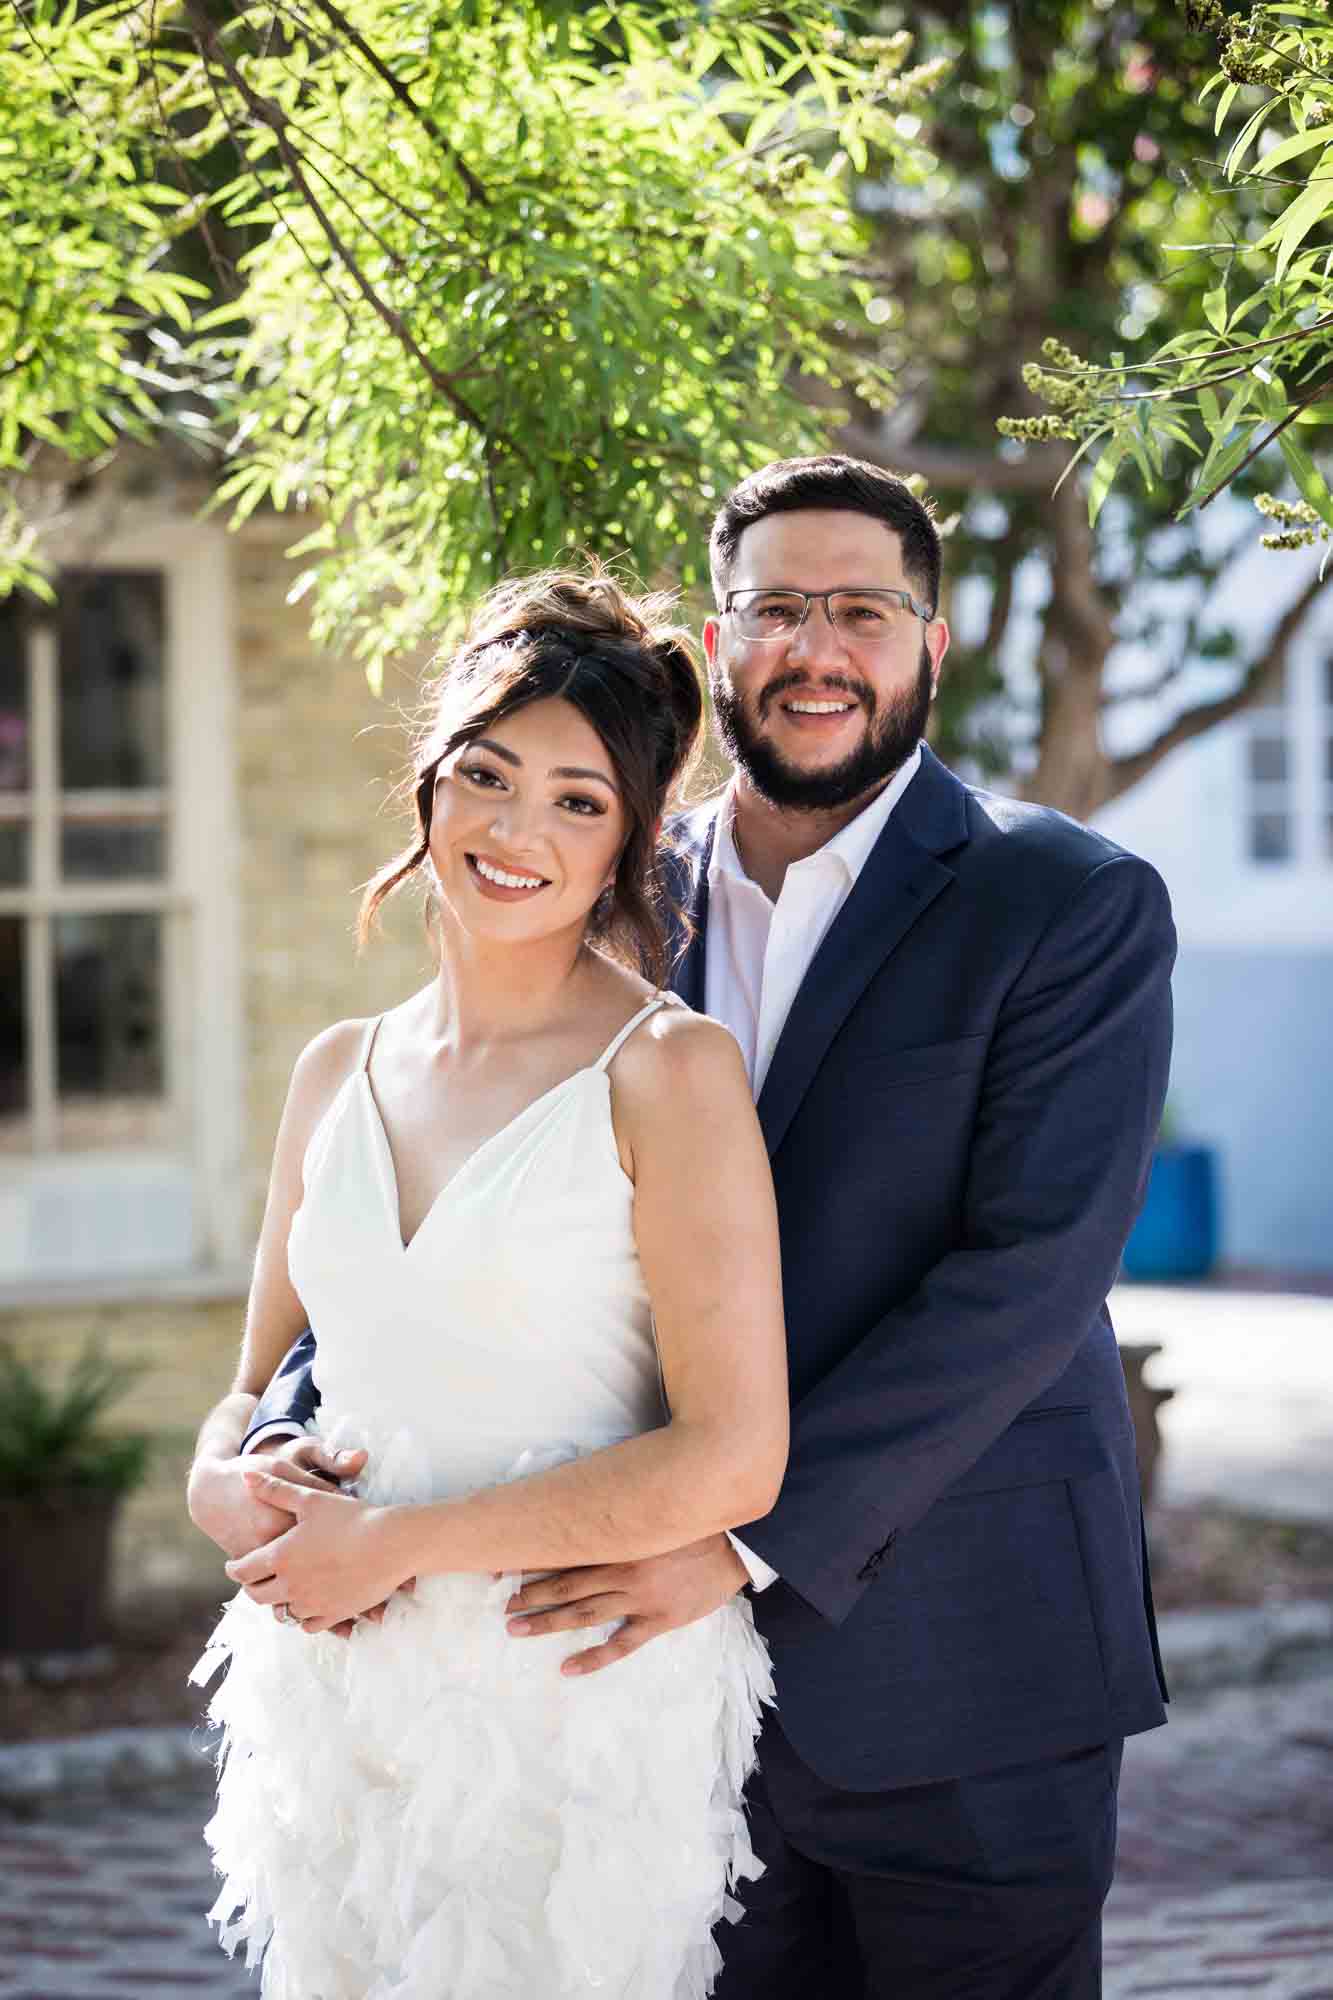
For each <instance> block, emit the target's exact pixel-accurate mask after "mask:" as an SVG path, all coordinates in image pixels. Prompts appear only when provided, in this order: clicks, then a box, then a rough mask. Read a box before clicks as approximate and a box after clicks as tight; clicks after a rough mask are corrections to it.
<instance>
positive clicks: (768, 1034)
mask: <svg viewBox="0 0 1333 2000" xmlns="http://www.w3.org/2000/svg"><path fill="white" fill-rule="evenodd" d="M920 768H921V745H920V744H919V743H918V745H917V747H916V749H915V750H914V751H913V752H912V754H911V756H910V757H909V758H908V759H907V761H906V763H904V764H900V765H899V767H898V769H897V771H895V773H894V775H893V777H892V778H890V780H889V782H888V784H887V785H885V787H884V789H883V791H882V792H877V793H876V795H875V797H874V798H873V799H872V800H871V801H870V804H869V805H868V806H866V807H865V809H864V810H863V811H862V812H859V813H858V814H857V815H856V818H855V819H853V820H849V821H848V822H847V824H846V826H844V827H843V828H842V829H841V831H840V832H838V833H835V834H834V836H833V838H832V840H828V841H825V843H824V845H823V846H822V847H818V848H816V849H815V852H814V853H813V854H807V855H806V857H805V859H804V860H803V861H793V862H792V864H791V866H790V867H789V868H788V870H787V873H786V875H785V876H784V877H783V881H782V888H781V890H780V891H779V894H778V900H777V902H776V903H771V902H770V901H769V899H768V897H767V895H766V894H765V893H764V891H763V890H762V889H761V888H760V887H759V884H758V883H757V882H754V881H752V880H751V879H750V877H749V876H748V875H747V874H746V872H745V867H744V864H743V862H742V860H741V857H740V851H739V849H738V848H737V846H736V836H735V831H734V824H733V822H734V819H735V810H736V801H735V795H734V792H729V793H728V794H727V797H726V798H725V799H724V800H723V802H722V808H721V810H720V812H719V813H718V818H717V832H716V833H715V835H714V836H713V853H712V858H711V860H710V861H709V864H708V926H707V930H706V932H705V938H704V1012H705V1013H706V1014H711V1015H712V1016H713V1019H714V1020H715V1021H721V1022H723V1023H724V1024H725V1025H726V1026H727V1027H728V1028H730V1029H731V1032H732V1033H733V1035H735V1037H736V1040H737V1041H738V1042H739V1043H740V1045H741V1054H742V1055H743V1056H744V1057H745V1066H746V1068H747V1069H748V1071H749V1073H750V1086H751V1088H752V1089H753V1091H754V1094H755V1096H756V1098H757V1097H758V1096H759V1093H760V1091H761V1090H762V1089H763V1087H764V1079H765V1077H766V1076H767V1075H768V1066H769V1064H770V1063H771V1062H772V1060H773V1051H774V1049H775V1048H776V1047H777V1041H778V1036H779V1035H780V1034H781V1033H782V1030H783V1027H784V1025H785V1023H786V1019H787V1015H788V1014H789V1012H790V1011H791V1004H792V1001H793V1000H794V999H795V998H796V995H797V993H798V991H799V990H800V986H801V981H802V980H803V979H804V978H805V975H806V973H807V972H808V971H809V970H810V965H811V961H812V960H813V958H814V955H815V953H816V952H817V951H818V950H819V947H820V945H821V944H822V943H823V942H824V939H825V938H826V937H827V935H828V932H829V927H830V926H831V924H832V922H833V919H834V918H835V917H836V916H837V914H838V912H839V910H840V909H841V908H842V906H843V904H844V903H845V902H846V901H847V898H848V896H849V895H850V894H851V892H852V888H853V885H854V884H855V882H856V879H857V877H858V875H859V874H860V873H861V870H862V869H863V868H864V867H865V865H866V862H867V861H868V860H869V858H870V852H871V849H872V848H873V847H874V845H875V842H876V841H877V840H878V839H879V837H880V835H881V834H882V833H883V831H884V829H885V827H886V826H887V825H888V821H889V815H890V813H891V812H892V811H893V809H894V807H895V806H896V805H897V803H898V801H899V799H900V798H901V797H902V795H903V793H904V792H905V791H906V790H907V787H908V786H909V785H910V784H911V782H912V780H913V778H914V777H915V776H916V774H917V772H918V771H919V770H920ZM730 1540H731V1544H732V1547H733V1548H734V1549H735V1551H736V1553H737V1555H738V1556H739V1557H740V1559H741V1561H742V1562H743V1563H744V1564H745V1567H746V1569H747V1570H748V1571H749V1572H750V1581H751V1583H752V1584H753V1585H754V1587H755V1589H756V1590H767V1588H768V1586H769V1584H770V1583H772V1582H773V1581H774V1580H775V1578H776V1576H777V1571H776V1570H775V1569H773V1568H772V1566H771V1565H770V1564H768V1563H766V1562H765V1561H764V1559H763V1557H762V1556H758V1555H756V1554H755V1552H754V1550H753V1549H750V1548H747V1547H746V1545H745V1543H744V1542H742V1541H739V1540H738V1539H737V1537H736V1536H735V1535H731V1536H730Z"/></svg>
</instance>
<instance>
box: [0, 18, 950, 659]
mask: <svg viewBox="0 0 1333 2000" xmlns="http://www.w3.org/2000/svg"><path fill="white" fill-rule="evenodd" d="M11 7H12V9H13V18H12V25H11V30H10V35H9V40H8V44H7V46H6V48H5V50H4V55H3V61H4V68H3V69H2V70H0V79H2V82H0V163H3V162H4V161H5V160H6V159H8V158H18V159H20V160H21V161H22V168H21V171H20V173H19V175H18V177H17V178H16V179H15V180H13V181H11V180H10V178H9V176H8V175H7V174H0V243H6V249H5V250H0V257H3V256H5V255H6V253H7V249H8V243H7V242H6V239H8V240H9V241H10V242H12V243H13V244H14V246H15V248H14V250H13V253H12V254H13V257H14V260H15V264H16V265H17V266H18V268H17V269H15V271H14V272H13V273H12V276H13V279H14V281H15V282H16V283H18V282H19V281H20V280H21V279H22V277H23V273H24V271H25V270H27V269H33V268H35V267H36V266H38V265H40V264H41V263H42V261H43V259H44V258H45V256H46V253H47V250H48V247H49V246H50V244H51V243H53V242H54V241H57V240H58V241H59V242H60V243H61V244H62V246H63V247H62V249H61V253H60V258H59V260H58V262H57V264H56V266H55V269H54V276H53V279H52V281H51V282H50V284H49V285H48V284H46V283H45V282H44V281H43V282H36V281H35V283H34V290H33V296H29V293H28V292H27V291H23V292H22V293H21V295H20V302H19V306H18V309H17V312H16V313H15V314H14V316H13V317H14V323H15V332H16V341H15V343H11V344H8V345H9V358H8V361H7V363H4V364H0V366H3V367H4V370H5V372H4V375H3V377H2V378H0V396H3V398H4V400H3V401H2V402H0V473H3V472H8V473H9V474H10V475H11V479H10V484H9V507H10V515H9V519H10V522H11V529H10V535H9V542H8V548H7V551H6V549H4V548H0V584H3V582H4V581H5V580H6V577H5V569H4V567H3V565H4V564H5V561H6V558H7V561H8V580H9V581H10V582H13V581H15V580H19V579H26V580H28V581H31V580H32V575H33V568H34V562H35V547H34V544H33V541H32V538H31V527H30V524H29V526H28V527H27V528H25V529H24V530H23V531H22V533H21V534H19V533H16V531H15V528H14V526H13V524H14V522H15V521H16V519H17V515H16V508H17V504H18V503H17V497H16V496H17V494H18V492H19V490H20V489H19V486H18V483H17V475H19V474H20V473H22V471H23V470H24V469H25V467H27V466H28V465H30V463H31V460H32V454H33V450H34V447H36V446H41V445H45V446H47V447H48V449H49V448H55V449H58V450H59V451H60V452H61V453H63V454H64V455H65V456H66V457H67V458H69V459H71V460H75V459H79V458H81V457H83V456H85V455H86V454H87V452H88V451H89V449H93V450H100V449H101V448H102V447H103V445H104V444H105V443H106V442H108V441H109V439H110V438H111V437H112V436H113V435H116V434H123V433H124V432H126V431H128V430H133V429H135V428H143V427H144V426H146V425H148V424H150V423H152V422H157V421H162V420H165V421H168V422H170V423H172V424H174V425H175V426H176V427H178V428H179V427H182V426H185V427H187V428H192V429H193V430H194V432H195V433H196V435H197V436H199V437H201V438H203V439H206V440H208V441H210V442H211V443H212V444H213V445H214V446H215V447H216V449H217V451H218V453H219V454H220V456H221V474H222V476H221V483H220V486H219V489H218V490H219V494H220V497H221V498H222V499H223V500H224V501H225V502H228V503H229V504H230V506H231V508H232V517H233V519H234V520H239V519H241V518H243V517H244V516H245V514H246V513H247V512H248V511H249V510H251V509H252V508H254V507H256V506H259V505H261V504H263V505H269V506H273V507H277V508H283V507H286V506H289V505H294V506H299V507H301V508H303V509H307V510H309V512H310V514H311V516H312V517H313V519H312V520H311V521H308V522H307V523H306V525H307V526H308V527H309V529H310V532H309V533H307V534H306V535H305V536H304V538H303V540H302V542H301V543H300V545H299V546H300V548H301V549H302V550H303V552H305V553H307V554H308V555H309V556H310V557H311V563H310V566H309V568H308V569H307V570H306V571H305V572H304V574H303V577H302V579H301V582H300V584H299V585H298V589H300V590H305V589H307V588H309V589H311V590H312V591H313V598H312V603H313V606H314V611H315V620H314V622H315V626H316V630H317V632H318V634H319V635H320V636H321V637H323V638H327V639H334V640H338V641H340V642H342V643H345V644H352V645H354V646H355V648H356V649H357V650H358V651H359V652H360V654H361V655H362V656H363V657H364V658H365V659H366V660H367V662H368V663H369V664H370V666H371V668H372V670H374V669H376V668H378V666H379V665H380V663H382V661H383V660H384V659H385V658H386V657H387V656H388V655H390V654H392V653H395V652H399V651H401V650H404V649H406V648H410V647H412V646H415V645H416V644H418V643H419V642H420V641H421V640H422V638H423V637H424V636H426V635H428V634H431V633H436V632H438V631H440V630H441V629H442V628H444V627H447V625H448V623H449V622H450V620H451V618H453V617H455V616H456V615H457V610H458V607H459V605H460V604H461V603H462V601H463V600H464V599H465V598H466V597H467V596H468V595H469V594H472V593H474V592H475V591H476V590H477V589H478V588H480V587H482V586H484V584H486V583H487V582H489V581H491V580H493V578H494V577H495V576H496V575H497V574H498V573H499V572H500V571H501V570H503V569H504V568H505V567H507V566H510V565H513V564H515V563H525V564H528V563H532V562H539V561H543V560H549V559H551V558H554V557H555V556H556V555H557V554H558V553H559V552H560V551H561V550H562V549H566V548H568V547H569V546H570V545H571V544H572V545H575V546H587V547H589V548H592V549H595V550H597V552H598V553H600V554H602V555H615V554H620V553H623V554H624V555H625V556H627V557H628V559H629V561H630V562H631V563H632V564H633V565H634V566H635V567H636V568H637V569H638V570H639V571H640V572H641V573H643V574H652V573H654V572H658V571H660V570H662V569H663V568H664V567H670V568H672V569H674V571H675V573H676V574H677V576H678V577H680V578H681V579H683V580H685V581H687V582H688V581H689V580H690V578H691V577H692V576H693V575H697V574H698V573H699V572H700V569H701V565H702V561H703V551H704V546H705V540H706V523H707V520H708V517H709V514H710V512H711V510H712V507H713V506H714V505H715V504H716V499H717V496H718V494H719V493H720V491H721V490H723V489H725V487H726V486H727V485H728V484H729V483H731V482H732V481H733V480H734V479H735V478H736V477H738V476H739V475H741V474H742V473H743V472H745V471H747V470H749V469H750V467H751V466H752V465H753V464H755V463H756V462H758V461H761V460H762V459H763V458H765V457H770V456H773V455H774V454H775V453H778V452H786V451H801V450H806V449H814V448H818V447H820V446H822V444H823V443H824V442H825V440H826V439H827V437H828V434H829V430H830V427H831V424H832V422H833V421H835V420H836V410H834V411H830V410H828V409H821V408H816V407H814V406H813V405H812V404H811V403H810V402H809V401H808V400H805V399H803V398H802V397H801V396H799V395H798V394H797V393H796V390H795V386H794V379H793V378H794V372H795V371H794V362H795V360H796V359H797V358H798V357H799V362H800V368H801V371H802V372H803V374H804V376H805V377H806V378H809V379H815V380H817V381H818V382H819V383H820V384H821V386H822V387H823V388H824V389H825V390H826V391H827V392H828V394H829V395H830V396H831V397H832V398H833V399H834V400H835V402H836V399H837V398H839V397H843V396H845V395H846V394H847V393H848V392H849V391H850V390H852V389H853V388H854V389H855V391H856V394H857V396H858V398H859V399H860V401H861V403H862V405H863V406H864V405H865V404H866V403H867V402H869V404H871V405H877V404H880V403H882V402H883V400H884V399H885V397H886V396H887V393H888V377H887V374H886V371H885V369H884V367H883V365H882V363H881V362H880V360H879V358H878V357H877V356H875V355H874V354H866V353H862V352H860V351H859V350H858V349H857V347H856V345H855V344H854V343H850V342H849V341H848V340H847V339H846V337H845V336H846V331H847V328H848V326H849V325H851V324H855V325H860V324H863V314H864V305H865V301H866V299H867V297H868V296H869V294H868V291H867V289H866V282H865V279H864V276H863V275H862V274H861V268H860V267H861V264H862V261H863V258H864V249H865V238H866V231H865V226H864V224H863V222H862V221H861V220H860V219H859V218H858V217H857V216H856V215H855V214H854V213H853V212H852V209H851V207H850V205H849V204H848V202H847V200H846V198H845V191H844V190H845V165H846V161H847V159H848V157H851V158H852V159H854V160H855V159H863V158H864V157H865V156H866V149H867V147H869V146H870V145H872V144H873V145H874V146H875V147H876V149H877V152H878V154H879V156H880V157H882V158H887V159H889V160H890V161H892V162H893V163H894V164H895V166H896V167H897V168H898V169H900V170H901V171H902V172H903V174H904V175H905V176H909V177H910V174H911V171H912V154H913V148H912V147H911V145H910V144H909V142H908V141H907V140H906V139H905V138H904V137H903V136H902V134H901V132H900V130H899V128H898V125H897V123H896V120H897V117H898V115H899V114H900V113H901V112H902V110H903V109H904V108H905V107H909V106H911V105H912V104H915V103H917V102H920V101H922V100H923V99H924V96H925V94H926V92H928V90H929V88H930V87H931V84H932V82H933V80H934V73H933V72H931V71H921V70H918V71H916V72H913V71H910V70H908V69H907V67H906V61H907V55H908V50H909V46H910V38H908V37H906V36H899V37H897V38H894V39H893V40H890V41H886V40H884V39H882V38H881V39H878V40H876V39H865V38H862V39H860V40H857V39H855V38H853V39H852V40H851V41H849V42H844V41H843V40H842V38H841V37H840V36H836V37H831V36H830V32H829V11H828V9H827V8H826V7H824V6H822V5H819V4H815V0H796V4H792V5H788V6H786V7H785V8H784V9H783V10H782V11H781V12H780V13H772V12H770V11H769V10H768V9H766V8H763V7H760V6H758V5H756V4H754V0H716V4H713V5H711V6H708V7H705V6H702V5H698V6H690V5H677V6H674V7H673V6H669V5H667V4H664V0H631V4H620V5H612V4H592V5H585V4H576V0H435V4H433V5H427V6H425V7H423V6H422V5H421V4H420V0H346V4H345V5H342V4H338V0H256V4H253V5H243V6H241V7H239V8H238V9H235V10H233V11H230V12H227V13H225V14H220V13H218V12H217V11H215V10H213V9H211V8H210V6H209V5H208V4H206V0H177V4H175V5H174V6H172V7H171V8H169V9H165V10H164V9H161V8H154V7H152V6H144V7H136V6H129V7H126V6H124V5H123V4H118V0H117V3H116V4H110V5H98V6H95V7H94V8H92V9H91V10H90V11H88V12H86V13H84V14H83V15H81V16H76V15H75V11H74V9H73V8H72V7H69V8H62V7H61V6H60V5H58V4H57V0H11ZM34 135H35V136H34ZM187 228H190V229H192V230H193V231H195V232H196V235H195V239H194V241H195V243H196V247H197V244H198V242H199V241H202V242H203V243H204V244H205V247H206V248H207V249H208V251H209V266H210V270H211V273H212V280H211V282H212V288H213V290H214V293H215V294H216V297H215V299H214V300H213V301H211V302H206V303H208V304H209V305H210V309H209V310H206V311H199V310H198V309H197V308H196V309H195V310H194V311H190V310H189V308H190V306H191V305H192V304H193V303H194V299H195V282H194V281H191V280H190V279H189V278H188V277H187V275H186V268H187V266H186V261H185V248H186V244H185V238H184V235H183V232H184V231H185V230H186V229H187ZM237 232H239V233H240V235H241V240H242V242H243V245H244V247H243V251H242V254H240V255H239V256H236V255H234V254H233V250H234V239H235V237H236V234H237ZM6 295H7V294H6ZM164 321H165V322H166V324H164Z"/></svg>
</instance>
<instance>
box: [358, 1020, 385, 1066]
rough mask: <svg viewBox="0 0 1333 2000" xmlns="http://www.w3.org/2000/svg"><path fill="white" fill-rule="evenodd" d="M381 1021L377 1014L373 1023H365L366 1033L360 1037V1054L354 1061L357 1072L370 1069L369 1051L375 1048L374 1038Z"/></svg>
mask: <svg viewBox="0 0 1333 2000" xmlns="http://www.w3.org/2000/svg"><path fill="white" fill-rule="evenodd" d="M383 1019H384V1016H383V1014H377V1015H376V1016H375V1018H374V1020H373V1021H367V1022H366V1031H365V1033H364V1034H363V1035H362V1037H361V1053H360V1054H359V1055H358V1057H357V1059H356V1066H357V1069H359V1070H361V1069H369V1068H370V1051H371V1050H372V1049H373V1048H374V1046H375V1037H376V1035H377V1034H378V1033H379V1031H380V1022H381V1021H382V1020H383Z"/></svg>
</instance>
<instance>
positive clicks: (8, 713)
mask: <svg viewBox="0 0 1333 2000" xmlns="http://www.w3.org/2000/svg"><path fill="white" fill-rule="evenodd" d="M27 789H28V669H27V663H26V660H25V658H24V648H23V626H22V623H21V621H20V618H19V607H18V602H17V600H16V599H15V598H13V597H6V598H0V792H26V791H27Z"/></svg>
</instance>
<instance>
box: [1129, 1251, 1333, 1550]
mask: <svg viewBox="0 0 1333 2000" xmlns="http://www.w3.org/2000/svg"><path fill="white" fill-rule="evenodd" d="M1111 1314H1112V1317H1113V1319H1114V1321H1115V1328H1116V1332H1117V1334H1118V1335H1119V1336H1120V1338H1121V1339H1122V1340H1160V1341H1161V1343H1162V1352H1161V1353H1160V1354H1158V1355H1154V1357H1153V1359H1152V1360H1151V1361H1150V1362H1149V1363H1148V1366H1147V1370H1146V1380H1147V1381H1149V1382H1151V1383H1153V1384H1155V1385H1156V1386H1158V1387H1161V1388H1172V1389H1174V1390H1175V1391H1176V1394H1175V1396H1174V1398H1173V1399H1172V1401H1171V1402H1169V1403H1167V1404H1165V1405H1164V1406H1163V1409H1162V1415H1161V1423H1162V1439H1163V1446H1164V1448H1163V1452H1162V1460H1161V1468H1160V1473H1159V1479H1160V1492H1161V1497H1162V1499H1164V1500H1169V1501H1193V1500H1221V1501H1225V1502H1226V1503H1227V1504H1228V1505H1230V1506H1234V1507H1240V1508H1245V1509H1252V1510H1253V1511H1254V1512H1255V1513H1259V1514H1271V1515H1285V1516H1288V1517H1289V1518H1291V1519H1296V1520H1299V1519H1305V1520H1320V1521H1333V1299H1330V1298H1317V1297H1308V1296H1295V1295H1286V1294H1282V1293H1273V1292H1245V1291H1231V1290H1218V1289H1213V1288H1211V1287H1208V1286H1180V1285H1120V1286H1117V1288H1116V1290H1115V1291H1114V1292H1113V1293H1112V1295H1111Z"/></svg>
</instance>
